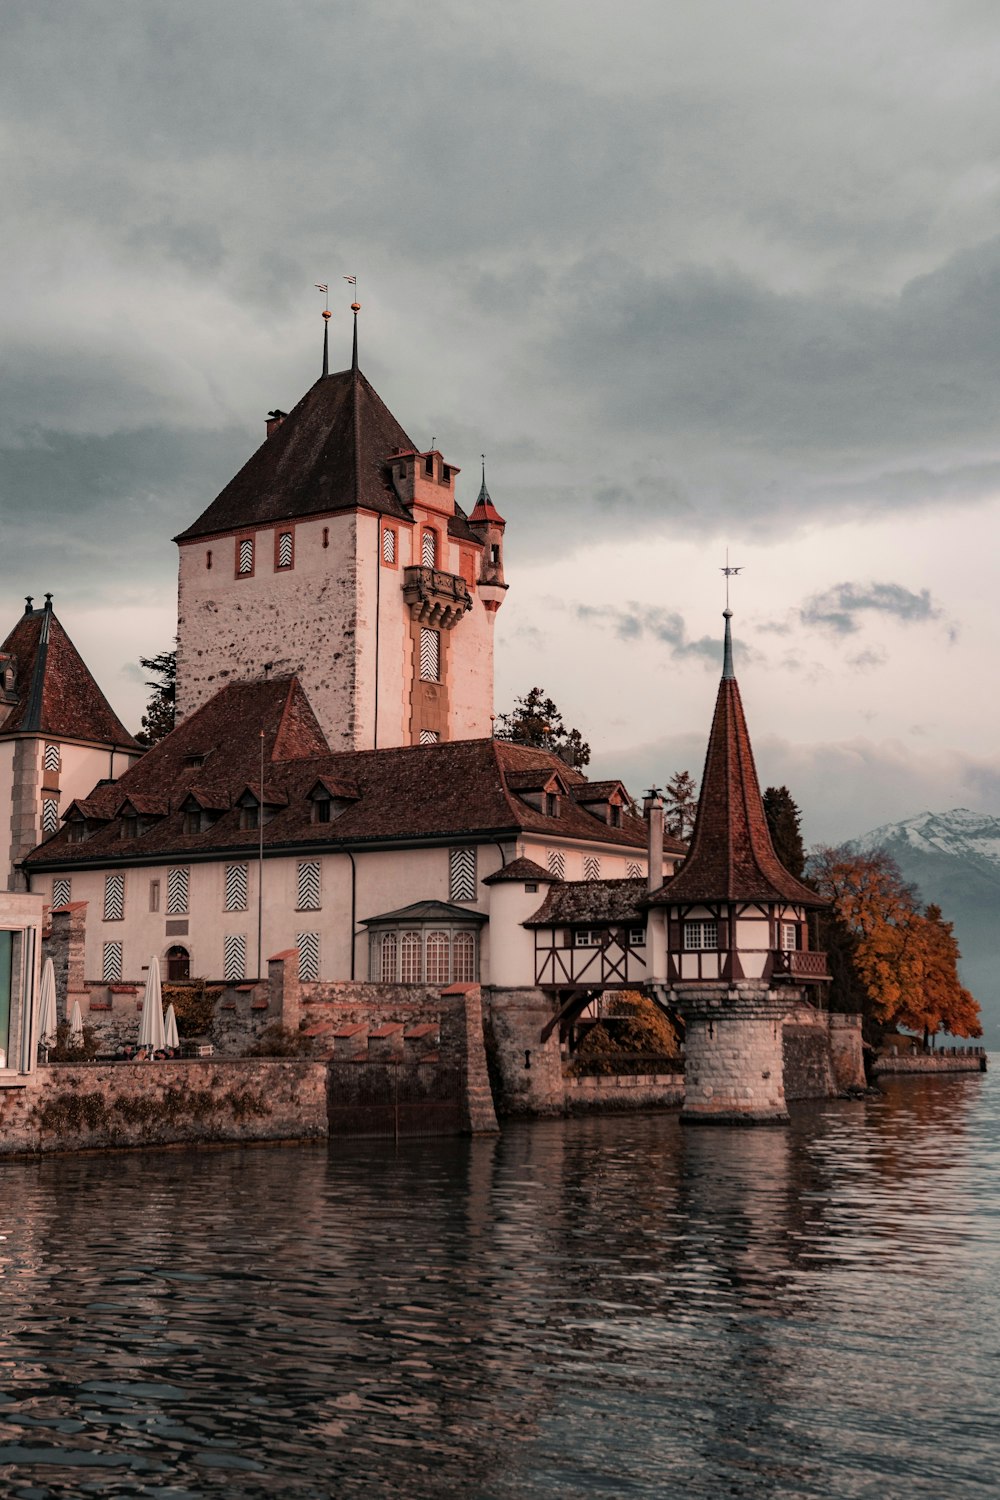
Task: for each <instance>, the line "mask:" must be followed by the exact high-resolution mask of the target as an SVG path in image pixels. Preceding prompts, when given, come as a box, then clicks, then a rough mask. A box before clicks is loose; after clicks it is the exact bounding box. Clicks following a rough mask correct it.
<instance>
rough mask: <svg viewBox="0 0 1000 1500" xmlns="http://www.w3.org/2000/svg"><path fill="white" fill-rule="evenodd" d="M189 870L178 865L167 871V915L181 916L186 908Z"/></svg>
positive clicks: (184, 913)
mask: <svg viewBox="0 0 1000 1500" xmlns="http://www.w3.org/2000/svg"><path fill="white" fill-rule="evenodd" d="M190 874H191V872H190V870H188V869H187V867H186V866H180V867H178V868H176V869H173V870H168V871H167V916H168V917H182V916H184V915H186V913H187V909H188V886H189V878H190Z"/></svg>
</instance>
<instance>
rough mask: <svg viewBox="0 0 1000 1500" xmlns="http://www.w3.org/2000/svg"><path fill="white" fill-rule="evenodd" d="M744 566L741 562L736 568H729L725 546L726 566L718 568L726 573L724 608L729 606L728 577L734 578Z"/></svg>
mask: <svg viewBox="0 0 1000 1500" xmlns="http://www.w3.org/2000/svg"><path fill="white" fill-rule="evenodd" d="M745 566H746V565H745V564H744V563H741V564H740V566H739V567H738V568H731V567H730V566H729V548H728V547H727V548H726V566H725V567H724V568H720V569H719V572H720V573H725V575H726V608H727V609H728V608H729V580H730V578H735V577H736V575H737V574H738V573H742V572H743V569H744V567H745Z"/></svg>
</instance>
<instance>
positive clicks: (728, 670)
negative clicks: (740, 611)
mask: <svg viewBox="0 0 1000 1500" xmlns="http://www.w3.org/2000/svg"><path fill="white" fill-rule="evenodd" d="M722 618H723V619H724V620H725V622H726V637H725V642H724V644H723V647H722V680H723V682H731V681H732V680H733V678H734V677H735V676H736V673H735V672H734V671H733V632H732V630H731V629H730V626H729V622H730V620H731V619H732V618H733V612H732V610H731V609H724V610H723V611H722Z"/></svg>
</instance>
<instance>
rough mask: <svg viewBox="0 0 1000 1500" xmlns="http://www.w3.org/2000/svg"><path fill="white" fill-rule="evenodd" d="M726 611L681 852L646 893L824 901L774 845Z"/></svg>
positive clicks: (665, 898)
mask: <svg viewBox="0 0 1000 1500" xmlns="http://www.w3.org/2000/svg"><path fill="white" fill-rule="evenodd" d="M729 618H730V617H729V611H728V610H727V611H726V640H725V648H724V655H723V675H722V681H721V682H720V683H719V696H718V698H717V699H716V703H715V717H714V719H713V720H712V732H711V734H710V735H709V739H708V751H707V753H706V755H705V769H704V772H703V773H702V779H701V795H700V797H699V799H698V814H697V817H696V819H695V825H694V833H693V834H692V836H691V846H690V849H689V851H688V856H687V858H686V859H685V861H684V863H683V864H682V865H681V867H680V869H679V870H678V872H677V874H676V875H674V876H673V877H672V878H671V879H670V880H668V881H667V882H666V884H665V885H662V886H661V887H660V889H659V890H658V891H655V892H654V893H653V895H652V896H651V897H650V898H649V899H650V904H651V905H653V906H668V905H674V904H675V903H676V902H685V903H687V902H692V901H765V902H771V901H794V902H796V903H798V904H799V905H803V906H824V905H825V904H826V903H825V902H824V901H822V900H821V899H820V897H818V896H817V895H816V892H815V891H811V890H809V889H808V887H807V886H804V885H803V884H802V883H801V882H800V881H798V880H796V879H795V876H794V875H790V874H789V872H788V871H787V870H786V869H785V867H784V865H783V864H782V863H781V861H780V860H779V859H778V856H777V855H776V854H775V852H774V845H773V844H772V843H771V835H770V832H769V830H768V826H767V818H766V817H765V815H764V804H763V802H762V800H761V795H760V783H759V782H758V780H757V768H756V766H755V765H754V758H753V749H752V747H751V744H750V733H749V730H748V729H747V721H746V716H745V715H744V712H743V702H742V700H741V698H740V689H739V684H738V683H737V681H736V677H735V675H734V673H733V656H732V639H731V636H730V629H729Z"/></svg>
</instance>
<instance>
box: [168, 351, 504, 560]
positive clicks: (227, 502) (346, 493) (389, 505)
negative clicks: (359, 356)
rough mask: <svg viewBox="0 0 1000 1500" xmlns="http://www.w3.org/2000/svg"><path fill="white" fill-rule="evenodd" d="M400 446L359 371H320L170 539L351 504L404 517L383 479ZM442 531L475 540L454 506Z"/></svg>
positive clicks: (402, 440) (399, 434)
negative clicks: (250, 453)
mask: <svg viewBox="0 0 1000 1500" xmlns="http://www.w3.org/2000/svg"><path fill="white" fill-rule="evenodd" d="M401 449H403V450H406V451H409V452H413V451H414V445H413V443H412V442H411V441H410V439H409V438H408V437H407V435H406V433H405V432H404V431H403V429H402V427H400V425H399V423H398V422H397V421H396V418H395V417H394V416H393V415H392V412H391V411H390V410H389V408H388V407H387V406H386V405H385V403H384V402H383V401H382V399H381V397H380V396H379V395H378V394H377V392H376V391H375V389H374V387H373V386H372V385H371V384H370V382H369V381H368V380H366V379H365V377H364V375H362V374H361V372H360V371H359V370H342V371H340V373H339V374H336V375H323V376H321V377H320V379H319V380H317V382H316V384H315V385H314V386H312V387H311V388H310V389H309V390H308V391H307V392H306V394H305V395H304V396H303V397H302V400H301V401H300V402H299V403H298V405H297V406H296V407H294V408H293V410H292V411H291V412H289V414H288V416H287V417H286V418H285V419H284V421H283V422H282V423H281V424H280V426H278V427H276V428H275V430H274V431H273V432H272V434H271V436H270V437H268V438H265V440H264V442H263V443H262V444H261V446H260V447H259V448H258V449H257V451H256V453H255V454H254V455H253V457H252V458H250V459H248V460H247V462H246V463H245V464H244V465H243V467H242V469H241V470H240V471H239V473H238V474H237V475H236V476H235V477H234V478H233V479H231V480H230V481H229V483H228V484H227V485H226V487H225V489H224V490H223V491H222V493H221V494H220V495H218V496H217V498H216V499H215V500H213V501H212V503H211V505H210V506H209V507H208V509H207V510H205V511H203V512H202V514H201V515H200V516H199V517H198V519H197V520H196V521H194V522H193V523H192V524H191V525H190V526H189V527H188V528H187V529H186V530H185V531H182V532H181V533H180V535H179V536H178V537H176V538H175V540H176V541H178V542H186V541H192V540H193V539H194V538H195V537H203V536H215V535H217V534H218V533H220V532H227V531H239V530H242V529H243V528H245V527H247V528H248V527H253V526H268V525H272V524H273V523H274V522H276V521H287V520H290V519H292V517H295V516H311V515H320V514H324V513H326V512H328V511H338V510H354V509H358V508H362V509H365V510H374V511H379V512H380V513H381V514H383V515H387V516H395V517H397V519H399V520H401V521H410V520H412V519H413V518H412V516H411V515H410V513H409V511H408V510H407V509H406V507H405V506H404V505H403V504H402V503H401V501H400V499H399V497H398V496H397V494H396V491H395V490H394V488H393V486H392V482H391V480H390V478H389V469H388V459H389V457H390V455H391V454H394V453H396V452H398V451H399V450H401ZM448 531H449V534H450V535H452V536H455V537H457V538H459V539H461V540H464V541H470V542H475V543H477V544H478V545H481V538H480V537H478V536H476V534H475V532H473V531H472V530H471V529H470V527H469V523H468V521H467V519H466V517H465V514H464V512H463V511H462V510H461V509H460V507H458V506H456V507H455V516H454V517H453V518H449V522H448Z"/></svg>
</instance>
